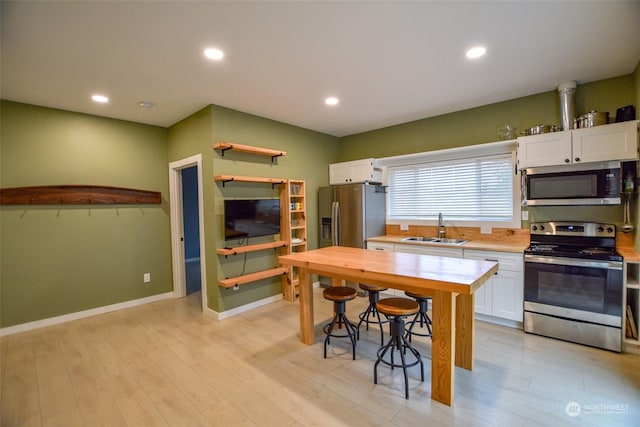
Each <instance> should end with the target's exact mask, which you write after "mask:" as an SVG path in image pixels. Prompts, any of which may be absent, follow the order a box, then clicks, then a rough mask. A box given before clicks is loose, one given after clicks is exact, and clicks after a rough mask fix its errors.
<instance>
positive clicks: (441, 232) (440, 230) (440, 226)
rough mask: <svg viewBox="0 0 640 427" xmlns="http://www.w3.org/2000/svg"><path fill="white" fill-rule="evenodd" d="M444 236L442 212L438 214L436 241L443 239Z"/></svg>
mask: <svg viewBox="0 0 640 427" xmlns="http://www.w3.org/2000/svg"><path fill="white" fill-rule="evenodd" d="M445 234H447V227H445V226H444V221H443V220H442V212H440V213H439V214H438V239H443V238H444V235H445Z"/></svg>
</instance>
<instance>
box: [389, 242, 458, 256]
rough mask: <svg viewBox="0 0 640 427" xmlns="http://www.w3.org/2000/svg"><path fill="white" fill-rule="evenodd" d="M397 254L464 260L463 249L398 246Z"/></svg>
mask: <svg viewBox="0 0 640 427" xmlns="http://www.w3.org/2000/svg"><path fill="white" fill-rule="evenodd" d="M396 252H407V253H410V254H423V255H435V256H445V257H449V258H462V257H463V256H462V249H459V248H445V247H439V246H419V245H402V244H396Z"/></svg>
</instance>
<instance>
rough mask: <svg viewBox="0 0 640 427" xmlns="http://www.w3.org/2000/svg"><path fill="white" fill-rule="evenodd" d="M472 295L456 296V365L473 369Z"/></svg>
mask: <svg viewBox="0 0 640 427" xmlns="http://www.w3.org/2000/svg"><path fill="white" fill-rule="evenodd" d="M473 301H474V297H473V294H471V295H458V296H457V298H456V366H459V367H461V368H464V369H468V370H470V371H472V370H473V359H474V357H473V348H474V346H475V322H474V317H473V316H474V309H475V307H474V302H473Z"/></svg>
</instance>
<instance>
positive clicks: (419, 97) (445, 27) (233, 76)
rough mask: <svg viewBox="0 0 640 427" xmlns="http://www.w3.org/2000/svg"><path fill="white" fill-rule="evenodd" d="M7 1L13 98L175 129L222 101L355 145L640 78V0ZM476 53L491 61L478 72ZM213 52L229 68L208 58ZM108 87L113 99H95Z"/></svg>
mask: <svg viewBox="0 0 640 427" xmlns="http://www.w3.org/2000/svg"><path fill="white" fill-rule="evenodd" d="M1 7H2V9H1V14H2V16H1V18H2V28H1V35H2V45H1V48H2V50H1V59H2V68H1V81H2V86H1V88H0V90H1V92H0V94H1V96H2V98H3V99H8V100H13V101H18V102H25V103H29V104H35V105H42V106H47V107H54V108H59V109H64V110H71V111H79V112H84V113H89V114H96V115H100V116H106V117H113V118H117V119H124V120H130V121H134V122H140V123H148V124H154V125H159V126H165V127H168V126H170V125H172V124H174V123H176V122H177V121H179V120H181V119H183V118H185V117H187V116H189V115H190V114H192V113H194V112H195V111H197V110H199V109H201V108H203V107H204V106H206V105H209V104H217V105H222V106H225V107H229V108H233V109H237V110H240V111H245V112H248V113H252V114H256V115H259V116H263V117H267V118H270V119H274V120H278V121H282V122H286V123H290V124H294V125H297V126H301V127H304V128H308V129H313V130H316V131H319V132H324V133H327V134H331V135H336V136H344V135H350V134H354V133H359V132H363V131H367V130H372V129H377V128H381V127H386V126H390V125H394V124H398V123H404V122H408V121H411V120H416V119H421V118H425V117H431V116H435V115H439V114H444V113H448V112H452V111H458V110H463V109H467V108H472V107H476V106H480V105H486V104H491V103H494V102H499V101H504V100H507V99H513V98H518V97H521V96H526V95H530V94H534V93H540V92H545V91H549V90H554V89H555V88H556V87H557V85H558V83H560V82H563V81H567V80H577V81H578V84H582V83H586V82H590V81H595V80H600V79H603V78H608V77H614V76H620V75H624V74H629V73H631V72H633V70H634V68H635V66H636V64H638V61H639V60H640V2H639V1H637V0H635V1H591V2H585V1H555V2H547V1H544V2H543V1H498V2H488V1H471V2H460V1H456V2H453V1H446V2H434V1H422V2H420V1H413V2H405V1H376V2H365V1H353V2H352V1H349V2H320V1H317V2H316V1H305V2H292V1H287V2H273V1H260V2H248V1H234V2H213V1H200V2H194V1H189V2H186V1H162V2H139V1H135V2H134V1H120V2H116V1H103V2H94V1H91V2H89V1H83V2H80V1H69V2H62V1H42V2H40V1H38V2H33V1H32V2H27V1H19V2H11V1H4V0H3V1H2V6H1ZM475 44H484V45H485V46H486V47H487V49H488V52H487V55H486V56H485V57H483V58H481V59H479V60H476V61H473V62H471V61H469V60H467V59H466V58H465V56H464V52H465V50H466V49H468V48H469V47H471V46H472V45H475ZM209 46H216V47H219V48H222V49H223V50H224V51H225V53H226V56H225V58H224V60H223V61H221V62H211V61H210V60H207V59H206V58H204V56H203V55H202V51H203V49H204V48H205V47H209ZM97 92H99V93H103V94H105V95H108V96H109V97H110V99H111V101H110V102H109V103H108V104H104V105H98V104H95V103H93V102H92V101H91V100H90V95H92V94H93V93H97ZM328 95H335V96H337V97H339V98H340V100H341V102H340V104H339V105H338V106H336V107H332V108H329V107H327V106H325V105H324V98H325V97H326V96H328ZM142 100H144V101H150V102H153V103H154V104H155V106H154V107H153V108H151V109H143V108H140V107H139V106H138V103H139V101H142Z"/></svg>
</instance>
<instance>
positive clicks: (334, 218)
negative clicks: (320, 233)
mask: <svg viewBox="0 0 640 427" xmlns="http://www.w3.org/2000/svg"><path fill="white" fill-rule="evenodd" d="M339 223H340V204H339V203H338V202H333V203H332V204H331V244H332V245H333V246H339V245H340V236H339V230H340V224H339Z"/></svg>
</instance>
